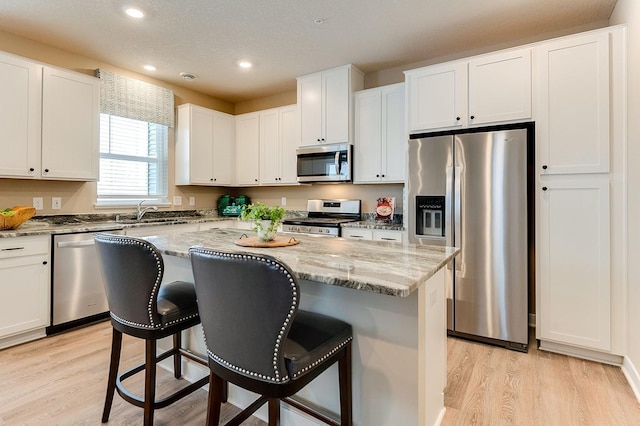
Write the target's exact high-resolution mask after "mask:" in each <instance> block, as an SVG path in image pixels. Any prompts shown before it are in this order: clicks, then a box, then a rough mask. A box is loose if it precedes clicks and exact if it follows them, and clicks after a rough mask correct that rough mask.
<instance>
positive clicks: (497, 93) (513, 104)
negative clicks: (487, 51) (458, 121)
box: [469, 49, 531, 124]
mask: <svg viewBox="0 0 640 426" xmlns="http://www.w3.org/2000/svg"><path fill="white" fill-rule="evenodd" d="M528 118H531V50H530V49H521V50H517V51H512V52H507V53H501V54H496V55H485V56H482V57H480V58H478V59H475V60H473V61H470V62H469V124H485V123H492V122H498V121H510V120H520V119H528Z"/></svg>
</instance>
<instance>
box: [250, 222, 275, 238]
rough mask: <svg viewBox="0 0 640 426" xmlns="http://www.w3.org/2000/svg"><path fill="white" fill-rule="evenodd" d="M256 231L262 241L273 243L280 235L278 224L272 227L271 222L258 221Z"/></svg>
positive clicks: (255, 226)
mask: <svg viewBox="0 0 640 426" xmlns="http://www.w3.org/2000/svg"><path fill="white" fill-rule="evenodd" d="M254 229H255V230H256V233H257V234H258V238H259V239H260V240H262V241H271V240H273V239H274V238H275V237H276V234H277V233H278V224H275V225H274V226H272V225H271V221H270V220H257V221H256V222H255V225H254Z"/></svg>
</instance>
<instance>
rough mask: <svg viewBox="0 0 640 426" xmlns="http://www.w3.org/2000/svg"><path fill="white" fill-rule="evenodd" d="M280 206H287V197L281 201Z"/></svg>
mask: <svg viewBox="0 0 640 426" xmlns="http://www.w3.org/2000/svg"><path fill="white" fill-rule="evenodd" d="M280 205H281V206H286V205H287V197H282V199H281V200H280Z"/></svg>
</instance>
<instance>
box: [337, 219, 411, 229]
mask: <svg viewBox="0 0 640 426" xmlns="http://www.w3.org/2000/svg"><path fill="white" fill-rule="evenodd" d="M342 227H343V228H364V229H384V230H388V231H404V226H402V223H395V222H392V223H388V222H376V221H375V220H361V221H358V222H347V223H343V224H342Z"/></svg>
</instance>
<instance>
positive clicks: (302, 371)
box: [293, 337, 353, 379]
mask: <svg viewBox="0 0 640 426" xmlns="http://www.w3.org/2000/svg"><path fill="white" fill-rule="evenodd" d="M351 340H353V338H352V337H349V338H348V339H347V340H345V341H344V342H342V343H340V344H339V345H338V346H336V347H335V348H333V349H332V350H330V351H329V352H328V353H327V354H325V355H324V356H323V357H322V358H320V359H319V360H317V361H315V362H313V363H311V364H309V365H307V366H306V367H305V368H303V369H302V370H300V371H298V372H297V373H295V374H294V375H293V378H294V379H295V378H296V377H298V376H300V375H301V374H303V373H306V372H307V371H309V370H311V369H313V368H314V367H315V366H317V365H319V364H321V363H322V362H324V360H325V359H327V358H329V357H330V356H331V355H333V354H334V353H336V352H338V351H339V350H340V349H341V348H342V347H343V346H344V345H346V344H347V343H349V342H350V341H351Z"/></svg>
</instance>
